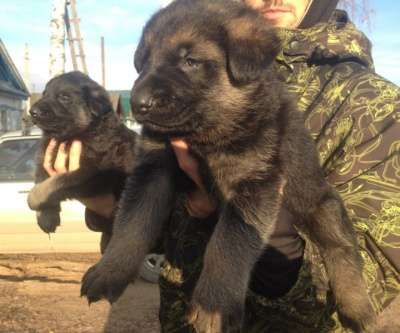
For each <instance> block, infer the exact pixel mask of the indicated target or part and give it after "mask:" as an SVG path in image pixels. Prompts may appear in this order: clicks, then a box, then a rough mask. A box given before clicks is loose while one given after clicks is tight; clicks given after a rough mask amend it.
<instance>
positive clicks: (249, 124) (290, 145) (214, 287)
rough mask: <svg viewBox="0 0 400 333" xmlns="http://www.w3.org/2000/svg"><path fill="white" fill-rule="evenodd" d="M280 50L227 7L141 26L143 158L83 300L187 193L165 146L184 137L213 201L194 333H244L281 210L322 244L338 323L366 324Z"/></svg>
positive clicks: (112, 278) (119, 282)
mask: <svg viewBox="0 0 400 333" xmlns="http://www.w3.org/2000/svg"><path fill="white" fill-rule="evenodd" d="M278 49H279V42H278V40H277V37H276V36H275V34H274V32H273V30H272V29H271V28H269V27H268V26H267V25H266V23H265V21H264V19H263V18H262V17H261V16H260V15H259V14H258V13H257V12H255V11H253V10H251V9H249V8H247V7H245V6H244V5H242V4H240V3H234V2H232V1H222V0H209V1H207V0H204V1H200V0H197V1H196V0H176V1H175V2H173V3H172V4H171V5H169V6H168V7H167V8H165V9H163V10H161V11H160V12H159V13H157V14H156V15H155V16H153V18H152V19H151V20H150V21H149V22H148V23H147V25H146V27H145V29H144V32H143V36H142V39H141V42H140V44H139V47H138V49H137V51H136V55H135V66H136V69H137V71H138V72H139V74H140V75H139V78H138V79H137V81H136V82H135V85H134V87H133V91H132V99H131V102H132V105H133V110H134V111H135V117H136V119H137V120H138V121H140V122H141V123H143V125H144V132H143V138H142V142H141V144H140V146H141V147H140V152H139V154H140V156H138V159H139V160H138V164H137V165H136V167H135V169H134V172H133V174H132V175H131V176H130V177H129V178H128V181H127V188H126V190H125V191H124V193H123V195H122V200H121V205H120V211H119V213H118V214H117V219H116V221H115V227H114V230H113V237H112V239H111V242H110V244H109V247H108V248H107V250H106V253H105V255H104V256H103V257H102V259H101V260H100V262H99V263H98V264H97V265H95V266H93V267H92V268H91V269H90V270H89V271H88V272H87V273H86V275H85V276H84V279H83V285H82V294H84V295H87V297H88V299H89V301H96V300H99V299H100V298H107V299H108V300H110V301H114V300H115V299H117V298H118V297H119V296H120V294H121V293H122V291H123V290H124V288H125V287H126V285H127V284H128V282H129V281H131V279H132V278H134V277H135V276H136V275H137V272H138V268H139V267H140V263H141V261H142V259H143V257H144V256H145V254H146V253H147V252H148V251H149V249H150V248H151V246H152V245H153V243H154V242H155V240H156V238H157V237H158V236H159V234H160V232H161V229H162V222H163V221H165V220H166V219H167V218H168V216H169V214H170V212H171V209H172V207H173V206H174V201H175V199H176V193H181V192H182V191H184V188H182V187H181V185H180V184H181V180H182V179H181V178H180V177H177V172H176V161H175V159H174V157H173V154H172V152H171V148H170V147H169V146H168V143H167V142H168V139H169V138H171V137H182V138H184V139H185V140H186V141H187V142H188V143H189V145H190V147H191V150H192V153H193V154H195V155H196V156H197V157H198V159H199V161H200V166H201V167H200V170H201V172H202V174H201V176H202V179H203V181H204V183H205V184H206V186H207V188H208V190H209V191H210V192H211V193H212V194H213V195H214V196H215V198H216V200H218V202H219V221H218V223H217V225H216V227H215V230H214V233H213V235H212V237H211V240H210V242H209V244H208V246H207V250H206V253H205V257H204V266H203V269H202V273H201V276H200V278H199V280H198V282H197V285H196V288H195V290H194V293H193V295H192V307H191V312H190V314H189V318H190V321H191V323H192V324H193V325H194V327H195V328H196V330H197V332H208V333H209V332H239V331H240V327H241V322H242V315H243V307H244V302H245V297H246V290H247V287H248V283H249V279H250V275H251V271H252V268H253V266H254V264H255V263H256V261H257V258H258V257H259V256H260V254H261V253H262V251H263V250H264V249H265V247H266V245H267V244H268V240H269V237H270V235H271V232H272V230H273V228H274V225H275V223H276V219H277V214H278V212H279V210H280V207H281V205H286V206H287V208H288V209H289V210H290V211H291V212H292V213H293V214H294V215H295V216H296V217H297V218H298V219H297V221H298V224H297V227H298V228H299V229H301V230H303V231H304V232H306V233H308V235H309V237H310V239H311V240H312V241H313V242H315V243H316V245H317V246H318V247H319V250H320V252H321V255H322V257H323V259H324V260H325V264H326V269H327V272H328V276H329V279H330V284H331V288H332V291H333V293H334V295H335V297H336V301H337V304H338V309H339V311H340V313H341V314H342V316H343V318H344V319H347V320H348V321H349V323H348V324H349V325H353V327H354V328H355V329H356V330H362V329H363V327H364V326H366V325H367V324H368V323H369V322H370V321H372V319H373V317H374V313H373V310H372V307H371V305H370V303H369V299H368V296H367V294H366V288H365V284H364V281H363V279H362V276H361V260H360V257H359V255H358V252H357V244H356V241H355V237H354V233H353V230H352V226H351V223H350V222H349V219H348V217H347V215H346V211H345V209H344V206H343V203H342V201H341V199H340V197H339V195H338V194H337V193H336V192H335V191H334V190H333V189H332V188H331V187H330V186H329V185H328V184H327V182H326V181H325V179H324V174H323V172H322V170H321V168H320V166H319V162H318V158H317V153H316V150H315V147H314V144H313V141H312V139H311V137H310V136H309V134H308V133H307V131H306V130H305V128H304V124H303V119H302V116H301V115H300V113H299V112H298V111H296V108H295V107H294V106H293V105H292V104H291V102H290V100H289V98H288V96H287V95H286V94H285V91H284V89H283V87H282V84H281V83H279V82H278V81H277V80H276V75H275V73H274V69H273V66H271V64H272V61H273V59H274V57H275V56H276V53H277V52H278ZM178 176H179V175H178ZM282 188H284V194H283V195H280V194H279V193H280V189H282Z"/></svg>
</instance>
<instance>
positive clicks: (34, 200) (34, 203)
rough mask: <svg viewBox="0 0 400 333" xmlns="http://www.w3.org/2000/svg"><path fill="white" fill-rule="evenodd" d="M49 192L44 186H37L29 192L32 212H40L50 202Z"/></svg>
mask: <svg viewBox="0 0 400 333" xmlns="http://www.w3.org/2000/svg"><path fill="white" fill-rule="evenodd" d="M48 197H49V196H48V191H47V190H46V188H45V187H44V186H42V184H36V185H35V186H34V187H33V188H32V189H31V190H30V192H29V195H28V206H29V208H30V209H32V210H40V209H41V208H43V207H44V206H45V205H46V203H47V201H48Z"/></svg>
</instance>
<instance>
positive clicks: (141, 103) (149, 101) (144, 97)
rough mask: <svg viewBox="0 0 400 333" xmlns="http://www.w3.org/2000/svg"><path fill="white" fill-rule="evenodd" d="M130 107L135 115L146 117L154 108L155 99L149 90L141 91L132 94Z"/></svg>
mask: <svg viewBox="0 0 400 333" xmlns="http://www.w3.org/2000/svg"><path fill="white" fill-rule="evenodd" d="M131 105H132V108H133V110H135V112H136V113H138V114H142V115H146V114H148V113H149V112H150V111H152V110H153V109H154V107H155V106H156V99H155V97H154V96H153V94H152V92H151V91H150V89H141V90H140V91H138V92H135V93H133V94H132V96H131Z"/></svg>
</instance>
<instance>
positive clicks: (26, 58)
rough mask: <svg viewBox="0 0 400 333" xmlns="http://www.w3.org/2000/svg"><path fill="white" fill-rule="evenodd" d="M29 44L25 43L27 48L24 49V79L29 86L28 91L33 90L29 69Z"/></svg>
mask: <svg viewBox="0 0 400 333" xmlns="http://www.w3.org/2000/svg"><path fill="white" fill-rule="evenodd" d="M29 62H30V59H29V45H28V43H25V49H24V75H23V76H24V81H25V85H26V87H27V88H28V91H29V92H31V90H32V89H31V76H30V70H29Z"/></svg>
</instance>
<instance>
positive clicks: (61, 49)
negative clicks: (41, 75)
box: [49, 0, 65, 78]
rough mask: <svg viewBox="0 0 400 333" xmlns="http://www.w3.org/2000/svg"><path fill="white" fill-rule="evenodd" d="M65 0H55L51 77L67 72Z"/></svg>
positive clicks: (51, 33) (51, 42) (52, 26)
mask: <svg viewBox="0 0 400 333" xmlns="http://www.w3.org/2000/svg"><path fill="white" fill-rule="evenodd" d="M64 17H65V0H53V9H52V15H51V22H50V58H49V76H50V78H53V77H54V76H56V75H59V74H62V73H64V72H65V45H64V43H65V28H64Z"/></svg>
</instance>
